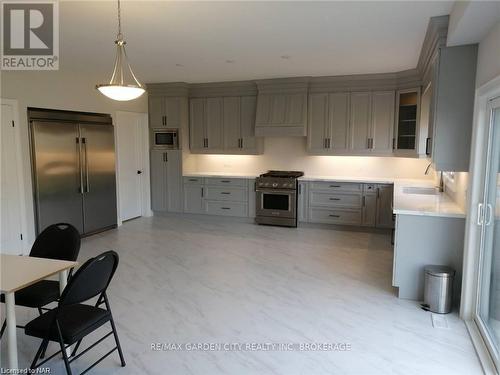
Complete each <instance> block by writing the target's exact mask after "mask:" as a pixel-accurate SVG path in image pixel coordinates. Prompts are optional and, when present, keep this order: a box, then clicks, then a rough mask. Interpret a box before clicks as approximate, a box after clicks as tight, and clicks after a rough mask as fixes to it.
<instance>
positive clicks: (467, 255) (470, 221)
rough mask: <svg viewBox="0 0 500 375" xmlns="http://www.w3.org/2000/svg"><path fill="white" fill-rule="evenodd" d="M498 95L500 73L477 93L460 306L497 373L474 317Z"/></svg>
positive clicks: (486, 364)
mask: <svg viewBox="0 0 500 375" xmlns="http://www.w3.org/2000/svg"><path fill="white" fill-rule="evenodd" d="M499 96H500V76H497V77H496V78H494V79H492V80H491V81H489V82H487V83H486V84H484V85H482V86H481V87H479V88H478V89H477V90H476V95H475V105H474V120H473V124H474V125H473V126H474V128H473V134H472V148H471V157H470V168H469V182H468V194H467V202H468V203H467V218H466V225H465V240H464V262H463V264H464V265H463V277H462V296H461V306H460V317H461V318H462V319H464V320H465V323H466V325H467V328H468V330H469V333H470V336H471V339H472V341H473V343H474V346H475V348H476V351H477V354H478V357H479V359H480V361H481V364H482V366H483V370H484V371H485V373H488V374H489V373H492V374H496V373H497V370H496V367H495V365H494V360H493V358H492V356H491V355H490V352H489V350H488V345H489V343H488V342H487V341H488V340H487V338H486V337H483V336H482V333H481V332H482V327H480V326H479V324H478V321H477V320H476V318H475V313H476V309H477V303H478V292H479V277H480V261H481V257H480V254H479V253H480V252H479V251H477V245H478V244H479V243H480V240H481V235H482V228H481V227H480V226H478V225H477V223H476V218H477V215H478V204H479V203H481V202H482V200H483V195H482V184H483V181H484V179H485V173H486V170H485V168H484V165H485V163H486V157H487V155H486V154H485V152H484V146H485V145H487V144H488V143H487V141H488V131H489V122H488V120H489V115H490V114H489V113H488V108H489V106H488V103H489V102H490V101H491V100H492V99H494V98H496V97H499Z"/></svg>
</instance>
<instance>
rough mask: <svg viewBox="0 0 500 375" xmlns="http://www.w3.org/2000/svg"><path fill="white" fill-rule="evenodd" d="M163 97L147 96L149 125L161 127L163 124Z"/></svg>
mask: <svg viewBox="0 0 500 375" xmlns="http://www.w3.org/2000/svg"><path fill="white" fill-rule="evenodd" d="M164 104H165V99H164V98H163V97H161V96H150V97H149V98H148V108H149V127H150V128H161V127H163V126H165V122H164V121H165V118H164V116H165V109H164Z"/></svg>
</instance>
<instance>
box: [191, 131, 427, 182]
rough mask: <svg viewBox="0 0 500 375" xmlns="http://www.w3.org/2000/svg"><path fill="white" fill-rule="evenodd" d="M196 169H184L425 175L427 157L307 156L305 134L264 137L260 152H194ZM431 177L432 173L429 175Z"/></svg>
mask: <svg viewBox="0 0 500 375" xmlns="http://www.w3.org/2000/svg"><path fill="white" fill-rule="evenodd" d="M195 158H196V163H195V166H196V169H195V170H186V169H185V172H238V173H249V174H260V173H263V172H265V171H267V170H268V169H282V170H299V171H304V172H305V173H306V174H307V175H320V176H321V175H322V176H325V175H336V176H358V177H401V178H426V176H425V175H424V171H425V168H426V167H427V165H428V161H427V160H426V159H410V158H392V157H361V156H360V157H354V156H310V155H308V154H307V152H306V138H305V137H289V138H265V142H264V154H263V155H196V156H195ZM428 178H431V176H428Z"/></svg>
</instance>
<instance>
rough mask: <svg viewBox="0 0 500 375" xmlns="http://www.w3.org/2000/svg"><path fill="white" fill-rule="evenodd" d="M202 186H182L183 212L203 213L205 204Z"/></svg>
mask: <svg viewBox="0 0 500 375" xmlns="http://www.w3.org/2000/svg"><path fill="white" fill-rule="evenodd" d="M204 193H205V191H204V186H203V185H198V184H194V183H193V184H191V183H189V184H186V183H185V184H184V212H186V213H190V214H203V213H205V202H204V199H203V195H204Z"/></svg>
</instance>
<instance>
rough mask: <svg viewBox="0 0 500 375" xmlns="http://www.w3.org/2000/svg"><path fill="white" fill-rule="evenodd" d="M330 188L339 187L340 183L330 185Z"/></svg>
mask: <svg viewBox="0 0 500 375" xmlns="http://www.w3.org/2000/svg"><path fill="white" fill-rule="evenodd" d="M330 187H331V188H339V187H340V185H330Z"/></svg>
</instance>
